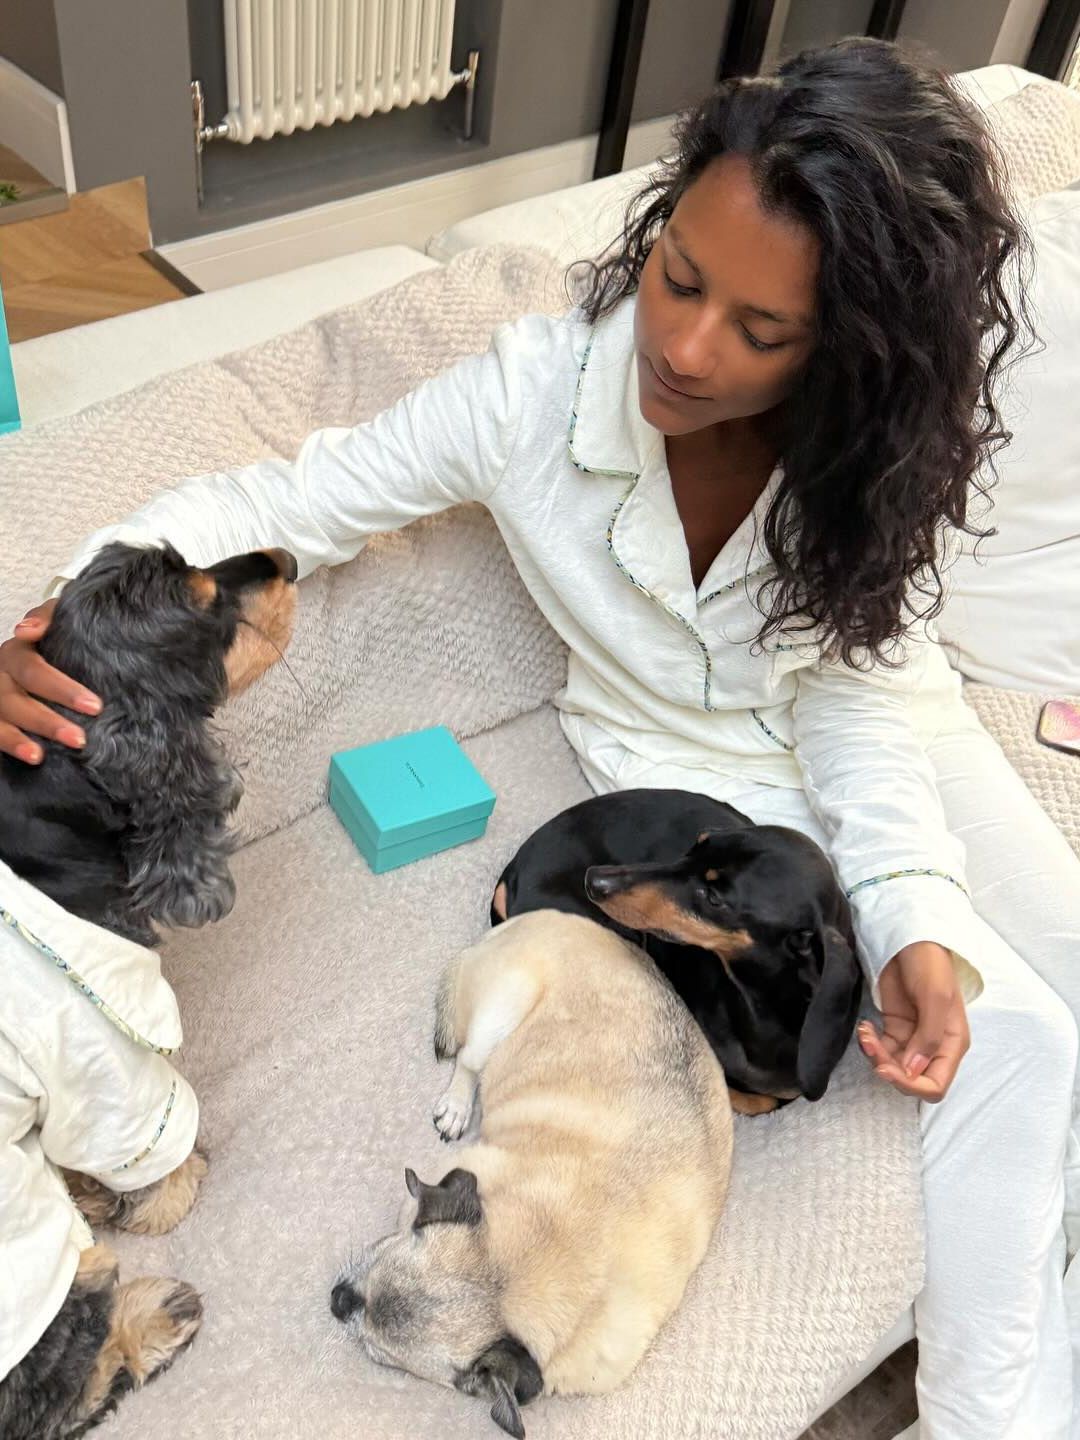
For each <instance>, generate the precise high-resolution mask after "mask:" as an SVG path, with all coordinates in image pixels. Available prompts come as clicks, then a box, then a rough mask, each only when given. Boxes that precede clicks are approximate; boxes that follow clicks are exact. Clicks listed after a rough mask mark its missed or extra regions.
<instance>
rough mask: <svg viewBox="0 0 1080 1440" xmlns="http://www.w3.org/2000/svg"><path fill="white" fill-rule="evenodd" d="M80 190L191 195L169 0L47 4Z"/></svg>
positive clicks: (181, 73)
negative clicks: (123, 186)
mask: <svg viewBox="0 0 1080 1440" xmlns="http://www.w3.org/2000/svg"><path fill="white" fill-rule="evenodd" d="M55 4H56V21H57V27H58V30H59V34H60V49H61V54H62V55H63V60H64V96H65V99H66V100H67V107H68V121H69V124H70V127H71V149H72V158H73V160H74V162H75V177H76V181H77V183H78V187H79V189H80V190H89V189H92V188H93V187H94V186H95V185H108V184H110V183H111V182H112V181H114V180H128V179H130V178H131V177H132V176H134V175H145V177H146V183H147V189H148V192H149V195H150V205H151V214H152V213H153V207H154V204H155V201H156V199H157V198H158V197H160V196H162V195H165V194H167V193H169V192H170V191H172V190H175V189H178V188H179V189H186V190H189V191H190V193H191V194H192V195H194V188H195V161H194V154H193V150H192V145H191V133H192V132H191V92H190V88H189V86H190V81H191V75H190V64H189V61H188V32H187V15H186V13H185V10H184V6H183V4H178V3H176V0H55Z"/></svg>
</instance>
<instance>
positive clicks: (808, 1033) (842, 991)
mask: <svg viewBox="0 0 1080 1440" xmlns="http://www.w3.org/2000/svg"><path fill="white" fill-rule="evenodd" d="M807 941H808V945H809V949H810V952H811V954H812V956H813V961H814V969H815V971H816V972H817V980H816V983H814V982H813V981H812V982H811V983H812V984H814V990H813V994H812V995H811V997H810V1005H809V1008H808V1009H807V1012H806V1018H805V1020H804V1021H803V1026H802V1030H801V1031H800V1033H799V1049H798V1055H797V1057H796V1061H795V1073H796V1077H797V1079H798V1081H799V1089H800V1090H801V1091H802V1093H803V1094H804V1095H805V1096H806V1098H807V1100H820V1099H821V1097H822V1095H824V1094H825V1089H826V1086H827V1085H828V1083H829V1076H830V1075H831V1074H832V1072H833V1071H834V1070H835V1069H836V1067H837V1065H838V1064H839V1063H840V1057H841V1056H842V1055H843V1053H844V1051H845V1050H846V1049H847V1045H848V1041H849V1040H850V1039H851V1034H852V1031H853V1029H854V1028H855V1016H856V1013H857V1011H858V1008H859V998H860V996H861V994H862V971H861V970H860V969H859V962H858V960H857V959H856V958H855V950H854V948H853V947H852V945H851V943H850V942H849V941H848V940H847V939H846V938H845V937H844V936H843V935H842V934H841V933H840V931H839V930H838V929H837V928H836V927H835V926H834V925H825V926H819V927H818V928H817V929H816V930H813V931H809V932H808V933H807Z"/></svg>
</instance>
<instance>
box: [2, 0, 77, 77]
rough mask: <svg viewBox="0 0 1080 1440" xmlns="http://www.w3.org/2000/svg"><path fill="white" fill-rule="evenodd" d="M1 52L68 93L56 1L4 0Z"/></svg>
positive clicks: (28, 71)
mask: <svg viewBox="0 0 1080 1440" xmlns="http://www.w3.org/2000/svg"><path fill="white" fill-rule="evenodd" d="M0 55H2V56H3V57H4V59H5V60H10V61H11V63H12V64H13V65H18V67H19V69H20V70H25V71H26V73H27V74H28V75H32V76H33V77H34V79H35V80H40V81H41V83H42V85H47V86H48V87H49V89H50V90H52V91H54V92H55V93H56V94H57V95H62V94H63V93H64V76H63V72H62V69H61V65H60V41H59V38H58V36H57V31H56V15H55V12H54V10H53V0H0Z"/></svg>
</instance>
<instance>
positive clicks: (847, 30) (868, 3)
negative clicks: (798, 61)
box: [780, 0, 874, 59]
mask: <svg viewBox="0 0 1080 1440" xmlns="http://www.w3.org/2000/svg"><path fill="white" fill-rule="evenodd" d="M873 8H874V6H873V0H812V3H811V4H806V3H805V0H804V3H803V4H799V3H798V0H795V3H794V4H793V5H792V6H791V7H790V9H789V10H788V17H787V22H786V24H785V25H784V29H783V32H782V36H781V40H780V58H781V59H787V57H788V56H790V55H797V54H798V53H799V51H800V50H805V49H807V48H808V47H809V46H811V45H825V44H828V42H829V41H830V40H840V39H841V38H842V37H843V36H845V35H862V34H864V33H865V31H866V27H867V24H868V23H869V20H870V12H871V10H872V9H873Z"/></svg>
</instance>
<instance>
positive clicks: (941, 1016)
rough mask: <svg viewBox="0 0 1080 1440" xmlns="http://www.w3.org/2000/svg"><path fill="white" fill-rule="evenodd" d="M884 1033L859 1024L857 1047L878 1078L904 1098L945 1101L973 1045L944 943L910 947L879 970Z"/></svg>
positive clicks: (950, 958) (961, 997)
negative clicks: (868, 1060) (892, 1086)
mask: <svg viewBox="0 0 1080 1440" xmlns="http://www.w3.org/2000/svg"><path fill="white" fill-rule="evenodd" d="M879 988H880V991H881V1020H882V1029H881V1030H880V1031H879V1030H877V1029H876V1028H875V1027H874V1026H873V1025H872V1024H871V1023H870V1022H869V1021H863V1022H862V1024H860V1026H859V1032H858V1033H859V1044H860V1045H861V1047H862V1050H863V1053H864V1054H865V1055H866V1056H867V1057H868V1058H869V1059H870V1061H871V1063H872V1064H873V1066H874V1069H875V1071H876V1072H877V1074H878V1075H879V1076H880V1077H881V1078H882V1080H887V1081H888V1083H889V1084H890V1085H894V1086H895V1087H896V1089H897V1090H900V1091H901V1092H902V1093H903V1094H905V1095H914V1096H915V1097H916V1098H917V1099H919V1100H926V1101H929V1102H930V1103H931V1104H936V1103H937V1102H938V1101H940V1100H943V1099H944V1098H945V1094H946V1092H947V1091H948V1088H949V1086H950V1085H951V1084H952V1082H953V1078H954V1076H955V1075H956V1072H957V1069H958V1068H959V1065H960V1061H961V1060H962V1059H963V1058H964V1056H965V1055H966V1054H967V1051H968V1047H969V1046H970V1044H971V1036H970V1033H969V1031H968V1022H967V1010H966V1008H965V1006H964V997H963V996H962V995H961V994H960V987H959V986H958V985H957V982H956V974H955V971H954V969H953V963H952V956H951V955H950V953H949V951H948V950H946V949H945V948H944V946H942V945H936V944H934V943H933V942H932V941H929V940H920V941H917V942H916V943H915V944H913V945H906V946H905V947H904V949H903V950H901V951H899V953H898V954H896V955H894V956H893V958H892V960H890V961H889V963H888V965H886V967H885V969H884V970H883V971H882V972H881V979H880V981H879Z"/></svg>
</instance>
